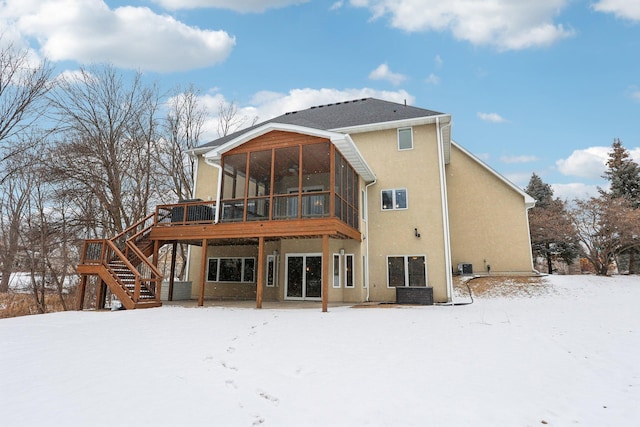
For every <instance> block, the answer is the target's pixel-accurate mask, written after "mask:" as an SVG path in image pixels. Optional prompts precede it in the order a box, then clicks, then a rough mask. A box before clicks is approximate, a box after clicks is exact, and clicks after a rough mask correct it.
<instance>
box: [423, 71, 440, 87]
mask: <svg viewBox="0 0 640 427" xmlns="http://www.w3.org/2000/svg"><path fill="white" fill-rule="evenodd" d="M425 82H427V83H429V84H431V85H438V84H440V77H438V76H437V75H435V74H433V73H431V74H429V77H427V78H426V79H425Z"/></svg>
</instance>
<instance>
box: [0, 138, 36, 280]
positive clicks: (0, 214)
mask: <svg viewBox="0 0 640 427" xmlns="http://www.w3.org/2000/svg"><path fill="white" fill-rule="evenodd" d="M33 145H34V143H33V142H31V141H30V140H29V141H25V142H24V143H22V144H18V146H17V147H14V150H16V151H15V153H16V154H14V155H12V156H9V157H7V159H6V160H5V162H4V163H5V166H7V167H8V168H9V169H11V170H12V173H11V174H8V175H7V176H6V177H5V180H4V183H3V185H2V186H0V274H2V278H1V279H0V292H8V290H9V280H10V277H11V274H12V273H14V272H15V271H16V269H17V268H19V265H18V264H19V253H20V238H21V233H22V231H23V228H22V227H23V223H24V221H25V219H26V217H27V216H28V213H29V211H28V209H29V197H30V195H31V190H32V188H33V185H34V177H33V175H32V174H31V173H30V171H31V167H32V158H31V156H29V154H30V153H29V152H30V150H29V149H28V148H23V147H25V146H26V147H33Z"/></svg>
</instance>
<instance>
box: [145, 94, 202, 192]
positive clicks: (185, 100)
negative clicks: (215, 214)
mask: <svg viewBox="0 0 640 427" xmlns="http://www.w3.org/2000/svg"><path fill="white" fill-rule="evenodd" d="M199 96H200V92H199V91H197V90H196V89H195V88H194V87H193V86H189V87H187V88H186V89H185V90H184V91H183V90H181V89H180V88H178V89H177V90H176V93H175V95H174V96H172V97H171V98H170V99H169V102H168V103H167V105H168V113H167V116H166V118H165V120H164V122H163V126H162V139H161V140H160V143H159V144H158V145H157V156H158V166H159V170H160V171H162V178H163V181H164V182H165V183H171V186H170V188H168V190H169V191H170V192H171V193H173V194H174V195H175V196H176V197H177V198H178V199H188V198H190V197H192V194H193V179H194V174H195V161H196V159H195V158H194V157H193V156H190V155H188V152H189V150H192V149H193V148H195V147H196V146H197V145H198V143H199V142H200V137H201V135H202V127H203V125H204V122H205V119H206V116H207V111H206V109H205V108H204V107H203V106H202V105H200V103H199V102H198V99H199Z"/></svg>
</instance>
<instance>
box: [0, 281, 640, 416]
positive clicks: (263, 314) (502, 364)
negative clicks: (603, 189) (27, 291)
mask: <svg viewBox="0 0 640 427" xmlns="http://www.w3.org/2000/svg"><path fill="white" fill-rule="evenodd" d="M548 280H549V281H550V283H551V286H549V287H548V288H547V290H546V291H545V292H543V293H542V295H539V296H534V297H531V296H526V295H519V296H518V295H516V296H511V297H508V298H505V297H485V298H478V297H477V298H476V300H475V303H474V304H472V305H467V306H457V307H451V306H446V307H445V306H432V307H408V306H403V307H394V306H391V307H386V308H383V307H377V308H351V307H331V308H330V311H329V313H322V312H321V311H320V309H319V308H312V309H263V310H256V309H244V308H231V307H208V308H182V307H162V308H159V309H150V310H135V311H118V312H67V313H55V314H47V315H39V316H27V317H21V318H14V319H3V320H1V321H0V424H1V425H3V426H50V425H55V426H58V425H64V426H89V425H91V426H95V425H105V426H106V425H108V426H112V425H117V426H120V425H124V426H132V425H138V426H142V425H154V426H179V425H190V426H201V425H207V426H251V425H265V426H361V425H368V426H424V425H431V426H540V425H545V424H546V425H550V426H568V425H580V426H637V425H640V357H639V356H640V310H639V305H638V304H639V303H640V278H638V277H637V276H636V277H615V278H599V277H593V276H553V277H550V278H549V279H548Z"/></svg>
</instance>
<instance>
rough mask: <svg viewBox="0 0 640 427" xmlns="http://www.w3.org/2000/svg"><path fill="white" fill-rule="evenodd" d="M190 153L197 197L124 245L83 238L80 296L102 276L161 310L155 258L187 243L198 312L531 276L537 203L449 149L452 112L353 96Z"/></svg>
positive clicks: (170, 208) (442, 294)
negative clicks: (460, 279) (229, 303)
mask: <svg viewBox="0 0 640 427" xmlns="http://www.w3.org/2000/svg"><path fill="white" fill-rule="evenodd" d="M191 154H192V155H193V156H195V157H197V159H198V161H197V172H196V180H195V191H194V193H195V194H194V200H191V201H182V202H181V203H178V204H174V205H164V206H159V207H158V208H157V210H156V212H155V213H154V214H152V215H150V216H149V217H147V218H145V219H144V220H143V221H142V222H141V223H140V224H138V225H137V226H135V227H133V228H132V229H131V230H128V231H127V232H125V234H126V236H125V237H126V239H125V240H126V242H127V243H126V245H125V246H123V247H122V248H118V247H117V245H116V243H115V240H114V239H112V240H110V241H99V240H97V241H90V242H87V245H85V250H84V254H85V256H84V258H83V261H82V263H81V265H80V266H79V268H78V271H79V272H80V273H81V274H82V275H83V287H82V289H83V290H84V288H85V286H86V285H85V283H86V278H87V277H89V276H91V275H94V276H98V277H100V286H102V288H104V289H106V287H105V286H108V287H109V289H111V290H112V292H114V293H115V294H116V295H117V296H118V298H120V299H121V300H122V299H125V300H126V299H127V298H129V297H131V299H132V301H131V302H130V303H128V304H129V306H130V307H128V308H134V307H142V306H152V305H157V304H159V297H158V296H156V290H157V287H158V286H160V278H159V276H160V275H159V273H158V272H157V269H156V270H155V271H154V269H155V265H154V262H153V259H154V256H153V254H157V253H158V249H159V247H161V246H163V245H166V244H174V247H175V244H176V243H178V242H182V243H188V244H189V245H190V256H189V260H188V262H189V266H188V275H189V280H190V281H191V282H192V284H193V287H192V297H193V298H194V299H196V298H197V299H198V302H199V304H200V305H202V304H203V302H204V300H205V299H206V298H218V299H227V298H228V299H255V300H256V305H257V307H261V306H262V302H263V301H265V300H276V301H286V300H312V301H321V302H322V308H323V310H326V309H327V304H328V303H329V302H345V303H358V302H364V301H380V302H393V301H396V298H397V293H398V292H399V290H398V289H400V290H405V289H422V288H425V289H428V290H429V291H430V292H431V293H432V295H431V296H430V298H432V300H433V301H435V302H450V301H451V300H452V291H453V285H452V276H453V275H454V274H457V273H459V272H462V273H471V272H473V273H481V274H488V273H491V274H494V273H495V274H521V273H531V272H532V271H533V260H532V256H531V244H530V239H529V225H528V219H527V209H529V208H531V207H532V206H533V205H534V200H533V199H532V198H531V197H530V196H528V195H527V194H525V193H524V192H523V191H522V190H521V189H519V188H518V187H516V186H515V185H513V184H512V183H510V182H509V181H508V180H506V179H505V178H504V177H502V176H501V175H500V174H498V173H497V172H495V171H494V170H492V169H491V168H490V167H488V166H487V165H485V164H484V163H483V162H482V161H480V160H479V159H478V158H477V157H475V156H474V155H473V154H471V153H470V152H468V151H467V150H465V149H464V148H463V147H462V146H460V145H458V144H457V143H455V142H454V141H452V139H451V115H449V114H442V113H438V112H435V111H430V110H426V109H422V108H417V107H413V106H409V105H406V104H398V103H393V102H387V101H383V100H379V99H374V98H365V99H357V100H353V101H346V102H338V103H334V104H328V105H322V106H317V107H311V108H309V109H306V110H301V111H296V112H291V113H287V114H284V115H282V116H279V117H276V118H273V119H271V120H268V121H266V122H263V123H259V124H257V125H255V126H252V127H250V128H247V129H243V130H241V131H238V132H236V133H233V134H231V135H227V136H225V137H222V138H219V139H217V140H215V141H212V142H209V143H207V144H204V145H202V146H200V147H198V148H196V149H194V150H193V151H192V153H191ZM120 237H122V236H120ZM119 240H120V241H122V240H123V239H122V238H120V239H119ZM109 242H111V243H109ZM118 252H120V254H118ZM104 253H108V255H104ZM105 256H106V257H107V258H105ZM109 257H110V258H109ZM98 258H101V259H102V261H100V263H101V265H100V266H99V267H96V264H98V262H97V259H98ZM116 258H120V260H119V261H117V262H114V263H113V265H111V263H112V262H111V261H110V260H111V259H114V260H115V259H116ZM148 258H150V260H148ZM100 269H102V270H100ZM141 269H143V270H146V271H147V272H146V273H142V272H140V271H136V270H141ZM98 270H100V272H99V271H98ZM120 276H122V278H120ZM119 288H122V289H119ZM114 289H115V291H114ZM125 306H127V303H125Z"/></svg>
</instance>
